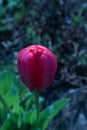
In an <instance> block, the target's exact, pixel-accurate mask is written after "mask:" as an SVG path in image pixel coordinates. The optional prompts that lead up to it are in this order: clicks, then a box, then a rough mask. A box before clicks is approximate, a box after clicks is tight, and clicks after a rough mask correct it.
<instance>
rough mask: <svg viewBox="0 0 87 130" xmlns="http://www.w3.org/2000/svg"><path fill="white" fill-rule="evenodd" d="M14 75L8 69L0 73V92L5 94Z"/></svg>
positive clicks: (11, 84) (9, 88)
mask: <svg viewBox="0 0 87 130" xmlns="http://www.w3.org/2000/svg"><path fill="white" fill-rule="evenodd" d="M13 80H14V76H13V74H12V73H11V72H10V71H9V70H5V71H2V72H1V73H0V94H7V93H8V92H9V91H10V90H11V88H12V86H13Z"/></svg>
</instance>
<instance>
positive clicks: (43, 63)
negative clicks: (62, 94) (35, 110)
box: [18, 45, 57, 92]
mask: <svg viewBox="0 0 87 130" xmlns="http://www.w3.org/2000/svg"><path fill="white" fill-rule="evenodd" d="M18 70H19V75H20V78H21V80H22V82H23V83H24V84H25V85H26V86H27V87H28V89H29V90H30V91H34V90H37V91H38V92H40V91H42V90H43V89H44V88H46V87H47V86H49V85H50V83H51V82H52V81H53V79H54V76H55V73H56V70H57V60H56V56H55V55H54V54H53V53H52V52H51V51H50V50H49V49H47V48H46V47H44V46H42V45H31V46H28V47H26V48H24V49H23V50H21V51H20V52H19V53H18Z"/></svg>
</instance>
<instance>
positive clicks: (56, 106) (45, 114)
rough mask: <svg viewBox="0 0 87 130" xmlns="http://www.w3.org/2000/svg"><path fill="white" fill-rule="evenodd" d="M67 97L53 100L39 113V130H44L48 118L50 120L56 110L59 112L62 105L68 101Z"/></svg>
mask: <svg viewBox="0 0 87 130" xmlns="http://www.w3.org/2000/svg"><path fill="white" fill-rule="evenodd" d="M68 101H69V100H68V99H60V100H58V101H56V102H54V103H53V104H52V105H50V106H48V107H47V108H46V109H45V110H43V111H42V112H41V114H40V125H41V130H45V129H46V128H47V126H48V123H49V122H50V120H52V119H53V118H54V117H55V116H56V115H57V113H58V112H60V111H61V110H62V109H63V107H64V106H65V105H66V104H67V103H68Z"/></svg>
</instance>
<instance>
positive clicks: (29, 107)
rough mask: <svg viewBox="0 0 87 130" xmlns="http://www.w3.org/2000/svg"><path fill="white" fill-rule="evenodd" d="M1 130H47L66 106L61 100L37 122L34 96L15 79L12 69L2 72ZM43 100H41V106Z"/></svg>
mask: <svg viewBox="0 0 87 130" xmlns="http://www.w3.org/2000/svg"><path fill="white" fill-rule="evenodd" d="M0 72H1V73H0V130H27V129H30V130H38V129H39V130H45V129H46V128H47V127H48V123H49V122H50V120H51V119H52V118H53V117H55V116H56V114H57V113H58V112H59V111H60V110H61V109H62V108H63V107H64V106H65V105H66V103H67V102H68V100H67V99H61V100H59V101H56V102H54V103H53V104H52V105H51V106H48V107H47V108H46V109H44V110H43V111H42V112H41V113H40V121H39V122H38V123H37V121H36V109H35V105H34V97H33V96H34V95H33V93H31V92H30V91H29V90H27V88H26V87H25V86H24V85H23V84H22V83H21V82H20V81H19V78H17V77H15V75H14V73H13V71H12V70H11V68H9V67H6V68H3V67H2V69H1V70H0ZM42 102H43V98H41V97H40V98H39V103H40V105H41V104H42Z"/></svg>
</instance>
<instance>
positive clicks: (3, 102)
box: [0, 94, 10, 112]
mask: <svg viewBox="0 0 87 130" xmlns="http://www.w3.org/2000/svg"><path fill="white" fill-rule="evenodd" d="M0 101H1V103H2V104H3V106H4V108H6V109H7V110H8V112H10V110H9V108H8V106H7V104H6V102H5V100H4V98H3V96H2V95H1V94H0Z"/></svg>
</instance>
